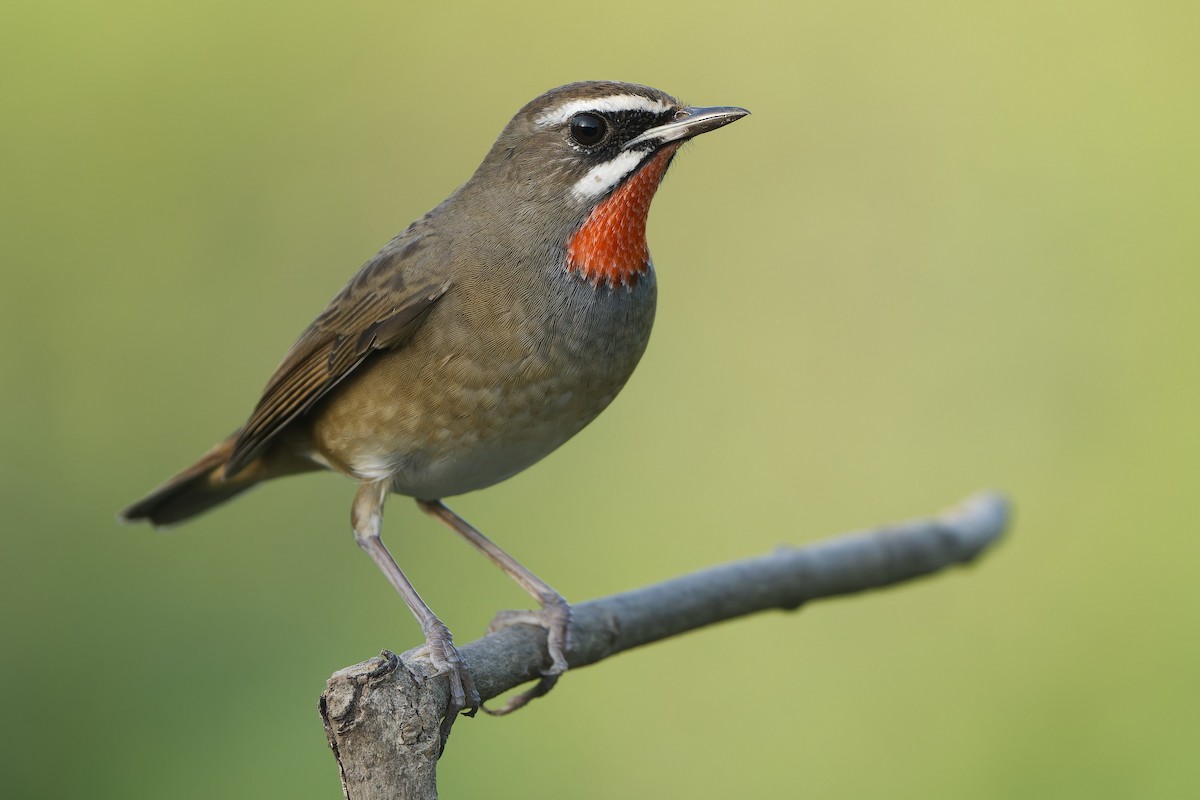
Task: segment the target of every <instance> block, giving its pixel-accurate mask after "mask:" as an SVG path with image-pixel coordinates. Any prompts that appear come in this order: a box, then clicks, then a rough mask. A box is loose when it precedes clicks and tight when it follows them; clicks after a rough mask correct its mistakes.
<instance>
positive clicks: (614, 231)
mask: <svg viewBox="0 0 1200 800" xmlns="http://www.w3.org/2000/svg"><path fill="white" fill-rule="evenodd" d="M678 149H679V145H678V144H672V145H668V146H667V147H664V148H663V149H662V150H659V151H658V152H657V153H655V154H654V155H653V156H651V157H650V160H649V161H647V162H646V163H645V164H643V165H642V166H641V167H640V168H639V169H638V171H637V172H636V173H635V174H634V175H633V176H632V177H630V178H628V179H626V181H625V182H624V183H623V184H621V186H620V187H618V188H617V190H616V191H615V192H613V193H612V194H611V195H609V196H608V197H607V198H605V199H604V201H603V202H601V203H600V205H598V206H596V207H595V208H593V209H592V213H591V214H589V215H588V218H587V220H586V221H585V222H584V223H583V226H582V227H581V228H580V229H579V230H578V231H577V232H576V233H575V235H574V236H573V237H571V241H570V242H568V243H567V269H568V270H570V271H572V272H576V273H578V274H580V275H582V276H583V277H584V278H585V279H587V280H588V281H590V282H591V283H593V284H595V285H597V286H599V285H601V284H607V285H608V286H612V287H616V286H628V287H630V288H632V287H634V286H636V285H637V282H638V278H640V277H641V276H642V275H643V274H644V273H645V272H646V269H647V268H648V267H649V266H650V248H649V247H648V246H647V244H646V216H647V215H648V214H649V213H650V201H651V200H653V199H654V193H655V192H656V191H657V190H658V184H659V183H660V182H661V181H662V178H663V175H664V174H666V171H667V166H668V165H670V163H671V156H673V155H675V151H676V150H678Z"/></svg>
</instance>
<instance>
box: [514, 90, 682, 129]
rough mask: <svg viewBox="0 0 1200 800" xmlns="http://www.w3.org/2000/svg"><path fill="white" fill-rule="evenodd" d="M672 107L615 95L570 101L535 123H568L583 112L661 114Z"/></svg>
mask: <svg viewBox="0 0 1200 800" xmlns="http://www.w3.org/2000/svg"><path fill="white" fill-rule="evenodd" d="M670 108H671V107H670V106H668V105H667V104H666V103H664V102H662V101H661V100H652V99H650V98H649V97H642V96H641V95H640V94H614V95H609V96H608V97H593V98H591V99H589V100H570V101H568V102H566V103H563V104H562V105H561V106H555V107H554V108H552V109H550V110H549V111H546V112H544V113H542V114H541V115H540V116H539V117H538V118H537V119H536V120H535V121H536V122H537V124H538V125H557V124H558V123H560V122H566V121H567V120H569V119H570V118H571V117H573V116H575V115H576V114H578V113H579V112H581V111H607V112H609V113H619V112H621V111H649V112H651V113H654V114H661V113H663V112H664V111H667V110H668V109H670Z"/></svg>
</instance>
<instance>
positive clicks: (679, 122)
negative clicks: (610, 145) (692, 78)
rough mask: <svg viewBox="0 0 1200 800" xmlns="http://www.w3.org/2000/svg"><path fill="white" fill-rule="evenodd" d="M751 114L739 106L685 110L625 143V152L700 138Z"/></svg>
mask: <svg viewBox="0 0 1200 800" xmlns="http://www.w3.org/2000/svg"><path fill="white" fill-rule="evenodd" d="M749 113H750V112H749V111H747V110H746V109H744V108H738V107H737V106H713V107H711V108H685V109H683V110H682V111H680V112H679V113H678V114H676V115H675V119H673V120H671V121H670V122H668V123H666V124H665V125H659V126H657V127H654V128H651V129H650V130H648V131H646V132H644V133H642V134H641V135H640V136H635V137H633V138H632V139H630V140H629V141H628V142H626V143H625V146H624V147H623V148H622V149H623V150H629V149H631V148H634V147H640V146H641V145H645V144H649V145H650V146H651V147H661V146H662V145H664V144H668V143H670V142H679V141H683V140H686V139H691V138H692V137H693V136H699V135H700V134H702V133H708V132H709V131H715V130H716V129H717V128H724V127H725V126H726V125H728V124H729V123H731V122H737V121H738V120H739V119H741V118H742V117H744V116H746V115H747V114H749Z"/></svg>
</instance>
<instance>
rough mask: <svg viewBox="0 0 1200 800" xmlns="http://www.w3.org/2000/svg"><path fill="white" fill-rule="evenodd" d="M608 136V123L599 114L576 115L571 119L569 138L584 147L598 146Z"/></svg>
mask: <svg viewBox="0 0 1200 800" xmlns="http://www.w3.org/2000/svg"><path fill="white" fill-rule="evenodd" d="M607 134H608V123H607V122H605V121H604V117H602V116H600V115H599V114H588V113H583V114H576V115H575V116H574V117H572V118H571V138H572V139H573V140H575V143H576V144H580V145H583V146H584V147H591V146H592V145H596V144H600V142H601V141H602V140H603V139H604V137H605V136H606V135H607Z"/></svg>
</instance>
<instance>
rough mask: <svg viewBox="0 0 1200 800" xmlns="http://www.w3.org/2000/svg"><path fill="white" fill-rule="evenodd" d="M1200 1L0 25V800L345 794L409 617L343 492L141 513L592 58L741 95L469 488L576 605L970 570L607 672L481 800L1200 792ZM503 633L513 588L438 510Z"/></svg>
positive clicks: (419, 9) (458, 792)
mask: <svg viewBox="0 0 1200 800" xmlns="http://www.w3.org/2000/svg"><path fill="white" fill-rule="evenodd" d="M1198 25H1200V13H1198V12H1197V6H1196V4H1195V3H1190V2H1175V3H1171V2H1148V3H1136V4H1135V3H1096V2H1049V3H1046V2H1028V1H1026V0H1004V2H980V3H961V2H948V1H946V2H910V3H890V2H877V1H867V0H863V1H862V2H836V3H835V2H797V3H766V2H753V1H751V2H740V3H736V4H705V3H689V4H676V5H673V6H671V5H666V4H663V5H653V4H647V3H643V2H626V1H625V0H613V2H606V3H602V4H592V5H563V4H561V3H555V4H544V5H537V4H522V3H503V4H486V5H485V4H478V5H474V6H472V5H470V4H442V5H438V4H432V3H426V4H415V3H378V2H353V1H351V2H342V3H337V4H333V3H307V2H293V3H255V2H250V3H247V2H243V1H242V0H239V2H224V1H218V2H213V0H206V1H205V2H173V3H161V2H132V1H131V0H115V1H111V2H104V3H99V2H87V3H85V2H75V3H54V2H48V3H40V4H35V3H9V4H5V6H4V7H3V10H0V31H2V32H0V37H2V38H3V46H2V47H0V97H2V102H3V114H2V115H0V164H2V165H3V167H2V175H0V204H2V205H0V220H2V221H0V226H2V228H3V233H4V235H3V245H4V246H3V254H2V255H0V259H2V263H3V269H4V273H3V285H2V289H0V333H2V335H0V362H2V363H3V373H4V378H3V381H2V382H0V403H2V405H0V412H2V413H0V435H2V437H3V438H2V440H0V445H2V447H3V458H2V459H0V470H2V473H0V504H2V505H0V530H2V540H0V637H2V639H0V640H2V642H3V644H2V645H0V679H2V681H3V687H4V692H5V698H4V703H3V713H2V718H0V795H3V796H5V797H14V798H15V797H22V798H32V797H46V798H61V797H93V798H117V797H120V798H128V797H171V798H213V797H226V798H234V797H238V798H240V797H246V798H249V797H293V798H334V797H337V796H339V789H338V781H337V774H336V770H335V768H334V762H333V760H332V758H331V757H330V755H329V753H328V752H327V749H326V745H325V740H324V735H323V732H322V730H321V725H320V723H319V721H318V718H317V714H316V711H315V705H316V698H317V695H318V693H319V692H320V690H321V688H322V686H323V685H324V680H325V678H326V677H327V676H328V674H329V673H330V672H332V671H333V670H335V669H338V668H340V667H342V666H345V665H348V664H351V663H354V662H356V661H359V660H362V659H364V658H367V657H369V656H371V655H373V654H375V653H377V652H378V651H379V650H380V649H381V648H383V647H388V648H391V649H394V650H403V649H406V648H408V647H410V646H412V645H414V644H416V643H417V642H418V641H419V633H418V631H417V628H416V626H415V624H414V623H413V622H412V621H411V619H410V618H409V616H408V614H407V612H406V611H405V610H404V608H403V607H402V605H401V603H400V601H399V600H398V599H397V598H396V597H394V596H393V594H392V591H391V589H390V588H389V587H388V586H387V584H386V583H385V582H384V581H383V579H382V578H381V577H380V576H379V575H378V574H377V573H376V571H375V568H374V567H373V566H372V565H371V564H370V563H369V561H368V560H367V559H366V558H364V557H363V556H362V555H361V554H360V553H359V552H358V550H357V549H356V548H355V546H354V544H353V541H352V538H351V534H350V531H349V527H348V509H349V502H350V498H351V496H352V493H353V487H352V486H351V484H350V483H349V482H347V481H345V480H344V479H339V478H336V477H334V476H329V475H318V476H305V477H301V478H296V479H291V480H288V481H285V482H280V483H277V484H275V485H272V486H269V487H266V488H264V489H262V490H260V491H258V492H256V493H255V494H254V495H252V496H250V497H247V498H245V499H243V500H241V501H239V502H237V503H236V504H233V505H231V506H228V507H226V508H224V509H222V510H221V511H220V512H219V513H214V514H212V515H210V516H207V517H205V518H203V519H201V520H197V521H196V522H194V523H192V524H189V525H187V526H186V527H184V528H182V529H179V530H178V531H175V532H171V533H167V534H159V533H154V532H152V531H151V530H150V529H148V528H145V527H132V528H125V527H121V526H119V525H117V524H116V523H115V522H114V514H115V512H116V511H117V509H118V508H120V507H122V506H123V505H125V504H126V503H127V502H128V501H130V500H132V499H134V498H135V497H136V496H138V495H140V494H141V493H142V492H144V491H145V490H147V489H149V488H151V487H152V486H154V485H155V484H157V483H158V482H159V481H161V480H162V479H164V478H165V477H167V476H168V475H169V474H171V473H172V472H174V471H175V470H176V469H178V468H180V467H183V466H184V465H186V464H187V463H188V462H190V460H191V459H192V458H193V457H195V456H197V455H199V453H201V452H202V451H203V450H204V449H206V448H207V447H208V446H209V445H210V444H211V443H212V442H213V441H215V440H216V439H218V438H219V437H221V436H223V435H224V434H226V433H228V432H229V431H230V430H232V429H233V427H234V426H236V425H237V424H238V423H239V422H240V420H241V419H243V418H244V416H245V415H246V414H247V413H248V411H249V410H250V408H251V406H252V405H253V402H254V400H255V398H256V397H257V393H258V390H259V389H260V388H261V386H262V384H263V382H264V381H265V379H266V377H267V376H268V374H269V372H270V371H271V369H272V368H273V367H274V365H275V364H276V362H277V360H278V359H279V357H280V356H281V355H282V353H283V352H284V350H285V349H286V348H287V347H288V345H289V344H290V343H291V341H292V340H293V338H294V337H295V335H296V334H297V333H298V332H299V331H300V330H301V328H302V327H303V326H304V325H305V324H307V322H308V321H309V320H310V318H311V317H312V316H313V315H314V314H315V313H316V312H317V311H318V310H319V309H320V308H321V307H322V306H323V305H324V303H325V301H326V300H327V299H328V298H329V297H330V296H331V295H332V294H333V292H334V291H335V290H336V289H337V288H338V287H340V286H341V284H342V282H343V281H344V280H346V278H347V277H348V276H349V275H350V274H352V273H353V271H354V270H355V269H356V268H357V266H358V265H359V264H360V263H361V262H362V261H363V260H365V259H366V258H367V257H368V256H370V255H371V254H372V253H373V252H374V251H375V249H377V248H378V247H379V246H381V245H382V244H383V243H384V242H385V241H386V240H387V239H388V238H389V237H390V236H391V235H392V234H393V233H394V232H396V231H398V230H400V229H401V228H403V227H404V226H405V225H406V224H407V223H408V222H409V221H410V220H411V219H413V218H415V217H416V216H418V215H420V214H421V213H423V212H424V211H425V210H426V209H427V208H429V207H431V206H433V205H434V204H436V203H437V202H438V201H440V200H441V199H442V198H443V197H444V196H445V195H446V194H448V193H449V192H450V191H451V190H452V189H453V188H454V187H455V186H457V185H458V184H459V183H460V182H462V181H463V180H465V179H466V178H467V176H468V175H469V174H470V172H471V171H472V170H473V169H474V166H475V164H476V163H477V162H478V161H479V159H481V158H482V156H483V154H484V152H485V151H486V150H487V148H488V146H489V145H490V143H491V141H492V139H493V138H494V136H495V135H496V133H497V132H498V131H499V130H500V128H501V127H502V126H503V124H504V123H505V122H506V121H507V119H508V118H509V116H510V115H511V114H512V113H513V112H514V111H515V110H516V109H517V108H518V107H519V106H520V105H521V104H523V103H524V102H525V101H526V100H528V99H530V98H531V97H533V96H534V95H536V94H538V93H540V92H541V91H543V90H545V89H547V88H549V87H551V86H554V85H557V84H560V83H565V82H568V81H571V80H577V79H581V78H593V77H614V78H618V79H625V80H634V81H639V82H644V83H649V84H652V85H655V86H658V87H661V88H664V89H666V90H668V91H671V92H673V93H676V94H678V95H681V96H683V97H684V98H685V99H687V100H689V101H691V102H694V103H698V104H737V105H743V106H746V107H748V108H750V109H752V110H753V112H754V115H753V116H752V117H750V118H748V119H747V120H744V121H742V122H739V123H738V124H737V125H736V126H734V127H732V128H730V129H728V130H724V131H721V132H720V133H718V134H715V135H713V136H710V137H704V139H703V140H701V141H699V142H697V143H696V144H695V145H694V146H692V147H690V148H689V149H688V151H687V152H686V153H685V154H684V156H683V157H681V158H680V159H678V160H677V162H676V165H675V168H674V169H673V171H672V173H671V175H670V176H669V177H668V180H667V182H666V184H665V186H664V187H663V190H662V191H661V192H660V194H659V198H658V200H657V202H656V205H655V208H654V211H653V213H652V215H651V220H650V223H651V224H650V229H651V230H650V238H651V244H652V247H653V251H654V254H655V260H656V262H657V264H658V270H659V280H660V283H661V306H660V313H659V318H658V323H657V327H656V330H655V335H654V338H653V341H652V342H651V346H650V350H649V352H648V354H647V356H646V358H645V360H644V362H643V364H642V366H641V367H640V369H639V371H638V372H637V374H636V375H635V376H634V378H633V380H632V382H631V383H630V385H629V386H628V388H627V389H626V391H625V392H624V393H623V395H622V396H621V397H620V398H619V399H618V401H617V402H616V403H615V405H614V406H613V407H612V408H611V409H610V410H609V411H608V412H607V413H606V414H604V415H603V416H602V417H601V418H600V420H599V421H597V422H596V423H595V424H594V425H593V426H592V427H591V428H590V429H588V430H587V431H585V432H584V433H583V434H582V435H580V436H579V437H578V438H577V439H576V440H574V441H573V442H571V443H570V444H569V445H567V446H566V447H564V448H563V449H562V450H561V451H560V452H559V453H557V454H555V455H553V456H552V457H551V458H549V459H548V460H547V461H545V462H543V463H542V464H540V465H538V466H536V467H535V468H533V469H530V470H529V471H528V472H527V473H525V474H522V475H521V476H519V477H517V478H514V479H513V480H511V481H509V482H507V483H505V484H503V485H501V486H497V487H494V488H492V489H490V490H488V491H486V492H482V493H478V494H476V495H471V496H467V497H464V498H461V499H460V500H459V501H458V502H457V504H456V507H457V509H458V510H459V511H461V512H462V513H463V514H464V515H465V516H466V517H467V518H469V519H471V520H473V521H475V522H477V523H478V524H479V525H480V526H481V527H482V528H483V529H484V530H485V531H487V532H488V533H489V534H490V535H491V536H493V537H494V538H495V539H496V540H498V541H499V542H501V543H502V544H503V545H504V546H505V547H507V548H508V549H510V550H511V551H512V552H513V553H514V554H515V555H516V556H518V557H519V558H520V559H522V560H523V561H524V562H525V563H527V564H528V565H529V566H530V567H532V568H533V569H534V570H535V571H537V572H538V573H539V574H541V575H543V576H544V577H546V578H547V579H548V580H549V581H550V582H551V583H553V584H554V585H555V586H556V587H558V588H559V589H560V590H561V591H563V592H564V593H565V594H566V595H567V596H568V597H569V598H574V599H577V600H582V599H586V598H590V597H594V596H597V595H602V594H607V593H611V592H615V591H619V590H623V589H627V588H630V587H634V586H638V585H642V584H645V583H648V582H651V581H655V580H658V579H663V578H666V577H669V576H673V575H676V574H678V573H681V572H684V571H687V570H691V569H694V568H698V567H701V566H704V565H708V564H711V563H714V562H720V561H724V560H728V559H733V558H737V557H741V556H747V555H752V554H757V553H761V552H764V551H767V550H770V549H771V548H773V547H774V546H776V544H778V543H780V542H793V543H803V542H806V541H811V540H814V539H817V538H821V537H824V536H826V535H829V534H831V533H834V532H837V531H840V530H844V529H848V528H856V527H862V526H867V525H870V524H874V523H878V522H883V521H887V520H894V519H898V518H905V517H910V516H916V515H922V514H925V513H929V512H932V511H934V510H936V509H938V508H940V507H942V506H944V505H946V504H949V503H951V502H953V501H955V500H957V499H958V498H960V497H961V496H963V495H965V494H967V493H969V492H970V491H972V490H975V489H977V488H980V487H984V486H990V487H997V488H1001V489H1004V490H1005V491H1007V492H1009V493H1011V495H1012V496H1013V497H1014V498H1015V500H1016V504H1017V510H1018V524H1017V526H1016V528H1015V530H1014V531H1013V533H1012V535H1011V537H1010V538H1009V539H1008V540H1007V541H1006V542H1005V543H1004V545H1003V546H1002V547H1001V548H1000V549H999V550H998V551H996V552H995V553H994V554H992V555H991V556H990V557H989V558H987V559H985V560H983V561H982V562H981V563H979V564H978V565H976V566H974V567H972V568H969V569H966V570H958V571H955V572H952V573H948V574H945V575H942V576H939V577H937V578H934V579H932V580H928V581H924V582H921V583H919V584H914V585H909V586H904V587H901V588H897V589H894V590H891V591H888V592H886V593H875V594H871V595H866V596H861V597H857V598H854V599H849V600H842V601H838V602H833V603H828V604H821V605H815V606H812V607H810V608H806V609H804V610H803V611H801V612H800V613H798V614H790V615H789V614H783V613H775V614H767V615H763V616H760V617H757V618H754V619H750V620H745V621H740V622H737V623H734V624H728V625H724V626H721V627H719V628H716V629H712V630H707V631H704V632H701V633H697V634H693V635H690V636H686V637H683V638H681V639H678V640H675V641H671V642H668V643H663V644H660V645H657V646H655V647H652V648H648V649H645V650H642V651H638V652H632V653H628V654H625V655H622V656H620V657H619V658H616V659H614V660H612V661H610V662H607V663H605V664H603V665H602V666H598V667H594V668H591V669H586V670H581V671H579V672H578V673H572V674H571V675H569V676H568V677H567V679H566V680H564V681H563V683H562V684H561V685H560V688H559V689H558V690H556V691H555V693H554V694H553V695H552V696H551V697H550V698H549V699H547V700H544V701H541V702H538V703H537V704H536V705H535V706H534V707H533V708H531V709H530V710H527V711H524V712H522V713H520V714H518V715H516V716H514V717H511V718H507V719H502V720H495V719H486V718H482V717H481V718H479V719H476V720H474V721H464V722H462V723H460V724H459V725H458V726H457V727H456V729H455V735H454V739H453V741H452V743H451V748H450V750H449V753H448V755H447V756H446V758H445V759H444V760H443V762H442V765H441V781H442V788H443V792H444V794H445V796H447V797H470V796H480V795H482V794H484V793H486V794H487V795H488V796H494V797H518V796H520V797H570V798H608V797H659V796H672V797H680V796H682V797H695V798H724V797H742V796H747V797H795V796H807V797H830V798H833V797H837V798H842V797H845V798H864V797H889V798H908V797H911V798H930V797H938V798H961V797H971V798H1065V797H1087V798H1129V797H1137V798H1173V797H1186V796H1195V795H1196V794H1197V792H1200V759H1198V758H1197V755H1196V748H1197V743H1198V740H1200V718H1198V711H1200V709H1198V707H1197V706H1198V704H1197V699H1198V694H1200V679H1198V676H1200V636H1198V635H1197V612H1198V611H1200V602H1198V601H1200V596H1198V593H1197V589H1196V587H1195V576H1196V574H1197V566H1196V565H1197V561H1198V560H1200V537H1198V536H1197V533H1198V531H1197V524H1196V497H1197V494H1196V478H1197V468H1198V466H1200V458H1198V457H1197V447H1198V445H1200V441H1198V433H1200V430H1198V425H1197V409H1196V405H1197V392H1198V390H1200V359H1198V358H1197V337H1198V335H1200V313H1198V309H1200V303H1198V302H1197V300H1198V297H1200V294H1198V293H1200V271H1198V270H1197V264H1198V260H1200V235H1198V233H1197V227H1198V226H1197V219H1198V215H1200V189H1198V187H1200V157H1198V155H1197V153H1198V149H1200V148H1198V147H1197V143H1198V141H1200V124H1198V123H1200V103H1198V102H1197V98H1198V97H1200V80H1198V75H1200V56H1198V55H1197V53H1198V52H1200V51H1198V50H1197V48H1196V30H1197V29H1198ZM385 540H386V541H388V542H389V543H390V544H391V545H392V548H393V550H394V551H395V552H397V553H398V555H399V557H400V559H401V561H402V563H403V564H404V565H405V566H406V568H407V569H408V570H409V571H410V573H411V574H412V576H413V578H414V580H415V582H416V583H417V585H418V587H420V589H421V590H422V591H423V592H424V594H425V595H426V597H427V599H428V600H429V602H430V603H431V605H432V606H433V607H434V608H435V609H437V610H438V611H439V612H440V613H441V615H442V616H443V617H444V618H445V619H446V620H447V621H448V622H449V624H450V625H451V627H452V628H453V629H454V630H455V631H457V632H458V638H459V640H460V641H469V640H470V639H472V638H474V637H475V636H476V635H477V634H478V633H479V632H481V631H482V629H483V628H484V626H485V625H486V623H487V621H488V619H489V618H490V617H491V615H492V613H493V612H494V611H495V610H497V609H499V608H503V607H510V606H522V605H524V604H525V602H526V600H525V597H524V595H522V594H521V593H520V591H519V590H517V589H516V588H515V587H514V586H513V585H512V584H510V583H509V582H508V581H507V580H506V579H505V578H504V577H503V576H501V575H500V574H499V573H498V572H497V571H496V570H494V569H493V568H492V567H491V566H490V565H488V564H487V563H485V562H484V560H483V559H481V558H479V557H477V556H475V555H474V554H472V553H471V552H470V551H469V550H468V548H467V547H465V546H464V545H463V544H462V543H461V542H459V541H457V540H455V539H454V537H452V536H451V535H450V534H449V533H447V532H446V531H444V530H442V529H440V528H439V527H437V526H436V525H435V524H434V523H432V522H431V521H429V520H426V519H424V518H423V517H422V516H421V515H420V514H419V512H417V511H416V509H415V508H414V507H413V506H412V504H410V503H408V502H406V501H404V500H403V499H396V500H394V501H393V502H392V504H391V505H390V512H389V515H388V519H387V524H386V526H385Z"/></svg>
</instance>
